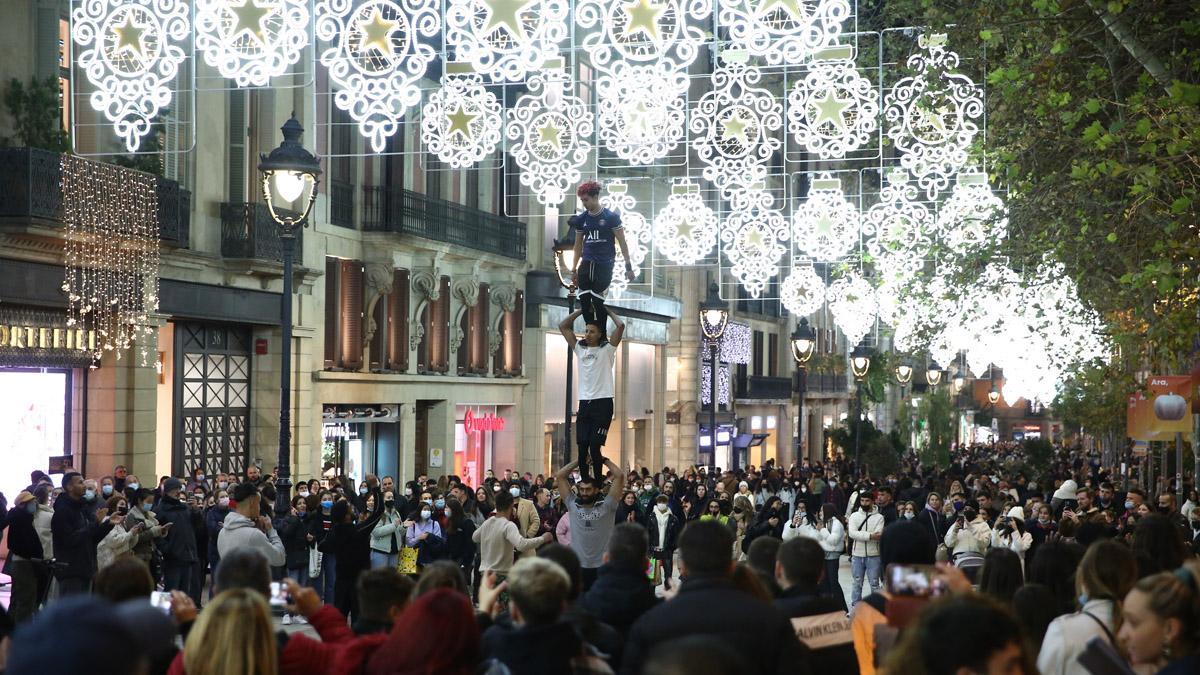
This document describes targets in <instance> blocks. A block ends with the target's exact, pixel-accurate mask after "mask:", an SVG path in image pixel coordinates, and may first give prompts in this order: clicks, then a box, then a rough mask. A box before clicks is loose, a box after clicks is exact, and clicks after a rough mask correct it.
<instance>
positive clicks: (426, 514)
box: [421, 510, 433, 520]
mask: <svg viewBox="0 0 1200 675" xmlns="http://www.w3.org/2000/svg"><path fill="white" fill-rule="evenodd" d="M432 515H433V511H429V510H424V511H421V520H429V517H430V516H432Z"/></svg>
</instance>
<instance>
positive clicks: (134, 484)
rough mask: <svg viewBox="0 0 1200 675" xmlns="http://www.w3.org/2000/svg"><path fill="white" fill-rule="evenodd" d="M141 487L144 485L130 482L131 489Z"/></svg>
mask: <svg viewBox="0 0 1200 675" xmlns="http://www.w3.org/2000/svg"><path fill="white" fill-rule="evenodd" d="M140 487H142V486H141V484H139V483H130V484H129V489H130V490H136V489H138V488H140Z"/></svg>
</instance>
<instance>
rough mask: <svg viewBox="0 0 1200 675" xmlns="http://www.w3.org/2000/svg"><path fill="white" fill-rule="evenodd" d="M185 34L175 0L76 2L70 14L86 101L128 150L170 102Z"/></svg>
mask: <svg viewBox="0 0 1200 675" xmlns="http://www.w3.org/2000/svg"><path fill="white" fill-rule="evenodd" d="M190 33H191V12H190V9H189V7H188V4H187V3H186V2H182V1H181V0H81V1H80V2H79V5H78V6H77V7H76V8H75V10H74V11H73V12H72V13H71V39H72V40H73V41H74V42H75V44H77V45H79V46H80V47H82V48H83V50H82V51H81V52H79V58H78V64H79V66H80V68H81V69H82V70H83V73H84V76H85V77H86V78H87V81H88V83H89V84H90V85H91V86H92V87H94V88H95V91H93V92H92V94H91V96H90V98H89V101H90V102H91V104H92V108H94V109H95V110H96V111H98V112H101V113H103V114H104V116H105V118H106V119H108V121H110V122H112V123H113V127H114V129H115V131H116V134H117V136H118V137H119V138H120V139H121V140H122V141H123V142H124V143H125V149H126V150H128V151H129V152H137V151H138V148H139V147H141V143H142V138H143V137H144V136H145V135H146V134H148V133H150V129H151V126H152V123H153V120H154V118H156V117H157V116H158V115H159V114H160V113H161V112H162V111H163V110H164V109H165V108H166V107H167V106H169V105H170V103H171V99H172V91H171V89H170V86H169V85H170V84H171V82H172V81H174V80H175V78H176V76H177V75H178V74H179V66H180V65H181V64H182V63H183V61H184V59H185V58H186V56H187V55H186V54H185V53H184V51H183V48H182V47H180V45H182V44H186V41H187V40H188V38H189V37H190Z"/></svg>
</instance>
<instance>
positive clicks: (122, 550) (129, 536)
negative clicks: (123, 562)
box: [96, 527, 138, 571]
mask: <svg viewBox="0 0 1200 675" xmlns="http://www.w3.org/2000/svg"><path fill="white" fill-rule="evenodd" d="M137 539H138V535H136V534H134V533H133V532H131V531H130V530H126V529H125V528H123V527H114V528H112V529H111V530H109V531H108V534H106V535H104V538H103V539H101V540H100V544H99V546H97V547H96V570H97V571H99V570H102V569H104V568H105V567H108V566H109V565H111V564H113V561H114V560H116V559H117V558H119V557H121V556H123V555H125V554H126V553H132V552H133V546H134V544H136V543H137Z"/></svg>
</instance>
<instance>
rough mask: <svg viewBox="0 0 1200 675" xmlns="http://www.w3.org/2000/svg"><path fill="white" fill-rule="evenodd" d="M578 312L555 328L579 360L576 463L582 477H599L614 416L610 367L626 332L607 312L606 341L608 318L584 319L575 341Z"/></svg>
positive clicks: (614, 386) (612, 383)
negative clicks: (610, 329) (609, 326)
mask: <svg viewBox="0 0 1200 675" xmlns="http://www.w3.org/2000/svg"><path fill="white" fill-rule="evenodd" d="M580 313H582V310H576V311H574V312H572V313H571V314H570V315H569V316H567V318H565V319H563V321H562V323H560V324H558V330H559V332H560V333H562V336H563V338H565V339H566V341H567V344H571V345H574V347H573V351H574V352H575V356H576V358H578V359H579V409H578V411H577V412H576V415H575V443H576V445H577V446H578V447H579V461H578V462H576V465H578V466H579V474H580V478H581V479H586V478H588V477H589V476H591V477H594V478H596V479H600V478H601V477H602V475H603V473H602V472H601V471H600V465H601V464H604V462H605V459H604V456H603V455H602V454H601V450H602V449H603V448H604V442H605V440H607V438H608V427H609V426H610V425H611V424H612V418H613V396H614V395H615V394H614V392H615V391H616V385H615V381H614V374H613V366H614V365H615V364H616V359H617V347H618V346H620V344H621V335H623V334H624V332H625V323H624V322H623V321H621V317H619V316H617V315H616V314H614V313H612V312H611V311H610V312H608V316H611V317H612V320H613V324H615V326H616V328H615V329H614V330H613V332H612V335H610V336H609V337H608V339H607V340H606V339H605V336H604V327H605V324H606V323H607V319H605V320H592V321H589V322H587V324H586V327H585V329H584V336H583V339H582V340H577V339H576V337H575V328H574V326H575V319H577V318H578V317H579V315H580ZM622 478H623V477H622ZM556 484H557V483H556ZM564 484H565V483H564ZM560 489H561V488H560Z"/></svg>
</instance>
